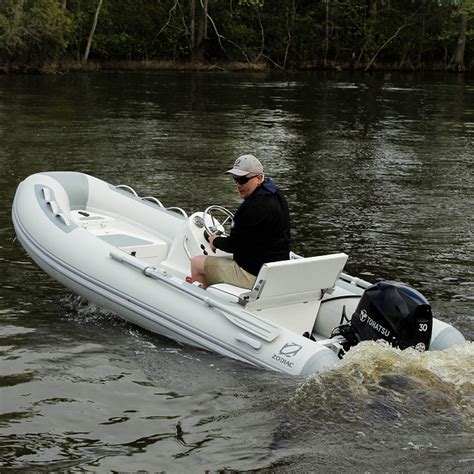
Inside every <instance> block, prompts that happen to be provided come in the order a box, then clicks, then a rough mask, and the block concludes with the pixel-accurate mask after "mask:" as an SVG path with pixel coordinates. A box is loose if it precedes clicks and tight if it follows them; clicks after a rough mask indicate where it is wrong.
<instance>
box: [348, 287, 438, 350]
mask: <svg viewBox="0 0 474 474" xmlns="http://www.w3.org/2000/svg"><path fill="white" fill-rule="evenodd" d="M432 327H433V315H432V313H431V306H430V304H429V303H428V301H427V300H426V299H425V297H424V296H423V295H422V294H421V293H419V292H418V291H416V290H414V289H413V288H410V287H408V286H406V285H403V284H402V283H396V282H390V281H381V282H378V283H376V284H375V285H372V286H370V287H369V288H367V289H366V290H365V291H364V293H363V295H362V297H361V299H360V301H359V304H358V306H357V308H356V310H355V313H354V314H353V316H352V319H351V322H350V328H351V329H352V331H351V332H353V333H354V336H355V339H356V340H357V341H358V342H360V341H367V340H374V341H375V340H379V339H384V340H386V341H388V342H389V343H390V344H391V345H393V346H394V347H399V348H400V349H405V348H407V347H414V348H416V349H418V350H420V351H424V350H427V349H428V348H429V345H430V339H431V330H432Z"/></svg>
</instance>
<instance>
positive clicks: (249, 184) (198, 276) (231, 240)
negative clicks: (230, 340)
mask: <svg viewBox="0 0 474 474" xmlns="http://www.w3.org/2000/svg"><path fill="white" fill-rule="evenodd" d="M226 174H227V175H229V176H230V177H232V178H233V179H234V181H235V184H236V186H237V191H238V193H239V194H240V196H241V197H242V198H243V200H244V201H243V202H242V204H241V205H240V206H239V208H238V209H237V211H236V213H235V215H234V219H233V221H232V227H231V231H230V234H229V235H228V236H225V237H224V236H219V235H218V234H213V235H211V236H210V237H209V244H210V247H211V250H212V251H213V252H216V249H219V250H222V251H224V252H227V253H232V254H233V258H232V259H230V258H225V257H214V256H205V255H199V256H197V257H194V258H193V259H192V260H191V277H192V280H193V281H197V282H199V283H201V284H202V285H203V286H204V288H207V287H208V286H209V285H213V284H216V283H230V284H232V285H235V286H239V287H242V288H252V286H253V284H254V283H255V279H256V276H257V274H258V272H259V271H260V268H261V266H262V265H263V264H264V263H267V262H276V261H279V260H288V259H289V253H290V214H289V211H288V203H287V201H286V199H285V197H284V196H283V194H282V193H281V192H280V190H279V189H278V187H277V186H276V184H275V183H274V182H273V181H272V180H271V179H270V178H265V176H264V172H263V166H262V163H260V161H259V160H258V159H257V158H256V157H255V156H253V155H242V156H240V157H239V158H237V160H235V163H234V166H233V168H231V169H230V170H228V171H226Z"/></svg>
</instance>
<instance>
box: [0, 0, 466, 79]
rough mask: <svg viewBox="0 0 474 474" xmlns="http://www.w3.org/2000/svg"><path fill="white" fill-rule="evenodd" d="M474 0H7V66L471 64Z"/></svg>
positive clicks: (1, 61) (3, 47) (1, 63)
mask: <svg viewBox="0 0 474 474" xmlns="http://www.w3.org/2000/svg"><path fill="white" fill-rule="evenodd" d="M473 19H474V0H0V69H1V70H3V71H12V70H13V71H18V70H20V71H31V70H32V71H38V70H55V69H59V70H62V69H81V68H86V67H87V65H88V64H90V62H93V63H94V64H109V65H110V64H113V63H115V64H116V65H119V64H124V63H125V62H129V63H130V62H131V63H133V62H137V63H138V62H141V63H145V64H150V65H152V64H154V63H156V64H160V63H161V64H163V63H164V62H166V63H167V64H175V65H180V64H181V65H182V64H185V65H188V66H189V67H199V66H203V65H224V67H225V65H231V64H233V65H239V67H248V68H252V67H271V68H277V69H323V68H327V69H349V68H350V69H354V70H364V71H367V70H371V69H387V68H389V69H401V70H403V69H405V70H423V69H437V70H453V71H459V72H462V71H465V70H466V69H470V67H471V64H472V60H473V54H474V50H473V47H472V42H470V41H469V39H470V38H471V37H472V34H473V31H474V30H473V21H472V20H473Z"/></svg>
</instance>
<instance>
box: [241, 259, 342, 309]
mask: <svg viewBox="0 0 474 474" xmlns="http://www.w3.org/2000/svg"><path fill="white" fill-rule="evenodd" d="M347 258H348V256H347V255H346V254H345V253H336V254H332V255H322V256H319V257H309V258H298V259H294V260H284V261H281V262H272V263H265V264H264V265H263V266H262V268H261V269H260V272H259V274H258V275H257V279H256V281H255V284H254V286H253V288H252V290H251V292H250V293H249V294H248V303H247V308H249V309H262V308H269V307H272V306H284V305H287V304H294V303H303V302H305V301H319V300H320V299H321V298H322V297H323V295H324V293H325V291H326V290H328V289H330V288H332V287H333V286H334V285H335V284H336V282H337V279H338V278H339V275H340V273H341V272H342V270H343V269H344V265H345V263H346V261H347Z"/></svg>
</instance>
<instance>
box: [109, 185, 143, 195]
mask: <svg viewBox="0 0 474 474" xmlns="http://www.w3.org/2000/svg"><path fill="white" fill-rule="evenodd" d="M115 187H116V188H121V189H126V190H127V191H130V192H131V193H132V194H134V195H135V196H136V197H139V196H138V194H137V192H136V191H135V190H134V189H133V188H132V187H131V186H128V185H126V184H118V185H117V186H115Z"/></svg>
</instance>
